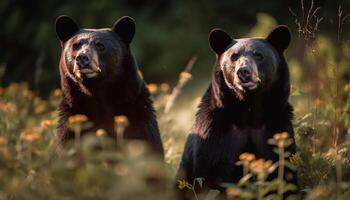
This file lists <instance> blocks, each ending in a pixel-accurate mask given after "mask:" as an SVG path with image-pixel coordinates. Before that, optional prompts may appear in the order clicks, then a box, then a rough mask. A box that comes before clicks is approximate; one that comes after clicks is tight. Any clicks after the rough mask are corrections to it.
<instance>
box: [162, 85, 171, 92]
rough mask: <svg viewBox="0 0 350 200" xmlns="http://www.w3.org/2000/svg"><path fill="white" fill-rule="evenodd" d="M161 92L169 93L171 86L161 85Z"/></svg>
mask: <svg viewBox="0 0 350 200" xmlns="http://www.w3.org/2000/svg"><path fill="white" fill-rule="evenodd" d="M160 90H161V91H162V92H164V93H166V92H168V91H169V90H170V86H169V84H167V83H162V84H160Z"/></svg>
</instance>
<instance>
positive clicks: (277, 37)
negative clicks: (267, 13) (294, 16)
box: [266, 25, 291, 52]
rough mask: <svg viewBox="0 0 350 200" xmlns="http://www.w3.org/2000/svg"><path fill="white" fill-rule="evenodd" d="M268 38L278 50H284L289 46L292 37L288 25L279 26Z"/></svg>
mask: <svg viewBox="0 0 350 200" xmlns="http://www.w3.org/2000/svg"><path fill="white" fill-rule="evenodd" d="M266 39H267V41H268V42H269V43H270V44H271V45H272V46H273V47H275V49H276V50H277V51H278V52H283V51H284V50H286V49H287V48H288V46H289V43H290V39H291V35H290V31H289V28H288V26H285V25H280V26H277V27H276V28H275V29H274V30H273V31H272V32H271V33H270V34H269V35H268V36H267V38H266Z"/></svg>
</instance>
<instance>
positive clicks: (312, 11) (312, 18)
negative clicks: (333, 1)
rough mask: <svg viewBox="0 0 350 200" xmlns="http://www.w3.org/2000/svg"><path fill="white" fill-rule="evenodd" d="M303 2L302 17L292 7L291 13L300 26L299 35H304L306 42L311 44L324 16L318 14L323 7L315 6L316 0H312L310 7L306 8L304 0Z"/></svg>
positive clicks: (301, 0)
mask: <svg viewBox="0 0 350 200" xmlns="http://www.w3.org/2000/svg"><path fill="white" fill-rule="evenodd" d="M300 3H301V17H299V16H298V15H297V14H296V13H295V12H294V11H293V10H292V9H291V8H289V11H290V13H291V14H292V15H293V16H294V17H295V24H296V25H297V26H298V33H299V37H301V36H303V38H304V40H305V41H306V44H310V42H312V41H313V40H314V39H315V38H316V32H317V31H318V27H319V24H320V22H321V21H322V20H323V17H319V16H318V11H319V10H320V9H321V7H315V2H314V0H311V2H310V7H309V8H308V9H307V10H306V8H305V5H304V0H300Z"/></svg>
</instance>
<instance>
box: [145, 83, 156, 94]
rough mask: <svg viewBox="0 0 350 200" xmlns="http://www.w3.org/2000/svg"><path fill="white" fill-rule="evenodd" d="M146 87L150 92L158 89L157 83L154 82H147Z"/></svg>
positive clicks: (152, 92)
mask: <svg viewBox="0 0 350 200" xmlns="http://www.w3.org/2000/svg"><path fill="white" fill-rule="evenodd" d="M147 87H148V90H149V92H150V93H151V94H154V93H156V92H157V90H158V86H157V84H154V83H150V84H148V85H147Z"/></svg>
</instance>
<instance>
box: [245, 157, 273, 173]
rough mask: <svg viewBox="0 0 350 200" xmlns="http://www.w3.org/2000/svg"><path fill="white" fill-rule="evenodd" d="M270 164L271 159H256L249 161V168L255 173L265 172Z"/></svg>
mask: <svg viewBox="0 0 350 200" xmlns="http://www.w3.org/2000/svg"><path fill="white" fill-rule="evenodd" d="M271 165H272V161H271V160H264V159H258V160H254V161H252V162H251V163H250V169H251V170H252V172H254V173H256V174H260V173H266V172H267V171H268V169H269V168H270V167H271Z"/></svg>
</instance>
